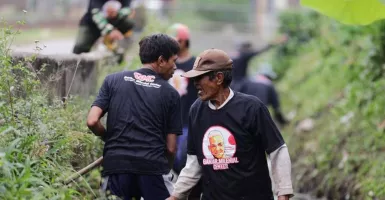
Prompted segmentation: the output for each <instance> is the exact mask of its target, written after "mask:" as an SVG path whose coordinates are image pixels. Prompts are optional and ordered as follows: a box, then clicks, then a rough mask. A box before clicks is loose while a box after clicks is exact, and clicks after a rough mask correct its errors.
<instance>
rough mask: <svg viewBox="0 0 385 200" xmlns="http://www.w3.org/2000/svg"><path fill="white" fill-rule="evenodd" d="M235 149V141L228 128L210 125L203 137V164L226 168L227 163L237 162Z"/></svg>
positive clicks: (215, 167) (216, 168) (221, 168)
mask: <svg viewBox="0 0 385 200" xmlns="http://www.w3.org/2000/svg"><path fill="white" fill-rule="evenodd" d="M236 149H237V144H236V141H235V139H234V136H233V134H232V133H231V132H230V131H229V130H227V129H226V128H224V127H222V126H212V127H210V128H209V129H207V131H206V133H205V135H204V137H203V144H202V150H203V154H204V156H205V158H204V159H203V164H204V165H213V169H214V170H224V169H228V165H229V164H233V163H238V158H236V157H234V154H235V152H236Z"/></svg>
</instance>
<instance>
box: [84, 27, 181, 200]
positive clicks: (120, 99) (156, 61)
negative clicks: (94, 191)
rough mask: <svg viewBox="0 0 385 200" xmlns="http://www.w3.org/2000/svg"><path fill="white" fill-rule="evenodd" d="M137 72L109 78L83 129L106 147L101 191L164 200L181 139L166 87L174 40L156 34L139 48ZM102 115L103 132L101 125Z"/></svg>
mask: <svg viewBox="0 0 385 200" xmlns="http://www.w3.org/2000/svg"><path fill="white" fill-rule="evenodd" d="M139 46H140V49H139V56H140V60H141V62H142V64H143V67H142V68H141V69H138V70H135V71H123V72H119V73H115V74H111V75H108V76H107V77H106V78H105V80H104V82H103V85H102V87H101V88H100V91H99V94H98V96H97V98H96V100H95V101H94V103H93V104H92V107H91V110H90V112H89V115H88V118H87V125H88V127H89V128H90V129H91V130H92V132H93V133H94V134H95V135H98V136H100V137H101V138H102V139H103V141H105V144H104V150H103V164H102V166H103V171H102V176H103V177H104V179H105V181H104V184H103V185H104V186H105V187H104V188H102V189H104V190H105V189H107V190H110V191H111V193H112V194H113V195H116V196H119V197H122V198H123V199H130V200H131V198H132V197H136V198H137V199H138V197H140V196H142V197H143V198H144V199H154V200H158V199H159V200H164V199H166V198H167V197H168V196H169V195H170V190H172V188H167V187H166V181H168V180H167V179H168V178H169V177H167V176H163V175H165V174H168V173H169V172H170V169H171V167H172V165H173V160H174V156H175V153H176V139H177V135H180V134H182V120H181V105H180V97H179V94H178V92H177V91H176V90H175V89H174V88H173V87H172V86H171V85H170V84H168V82H167V80H168V79H170V78H171V77H172V75H173V73H174V71H175V69H176V67H175V61H176V59H177V55H176V54H177V53H178V51H179V46H178V43H177V41H175V40H174V39H173V38H171V37H169V36H167V35H164V34H156V35H151V36H148V37H145V38H143V39H142V40H141V41H140V42H139ZM105 113H108V117H107V130H106V129H105V128H104V126H103V125H102V124H101V122H100V118H101V117H103V115H104V114H105Z"/></svg>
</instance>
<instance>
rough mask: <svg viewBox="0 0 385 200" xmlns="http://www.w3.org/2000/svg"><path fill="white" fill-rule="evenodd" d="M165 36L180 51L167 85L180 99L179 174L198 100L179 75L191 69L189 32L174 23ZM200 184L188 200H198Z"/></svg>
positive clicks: (176, 166)
mask: <svg viewBox="0 0 385 200" xmlns="http://www.w3.org/2000/svg"><path fill="white" fill-rule="evenodd" d="M167 34H168V35H170V36H172V37H174V38H175V40H176V41H178V43H179V48H180V51H179V53H178V60H177V61H176V63H175V64H176V70H175V72H174V76H173V77H172V78H171V79H170V80H169V83H170V84H171V85H172V86H173V87H174V88H175V89H176V90H177V91H178V92H179V95H180V97H181V107H182V121H183V134H182V135H180V136H178V140H177V146H178V151H177V153H176V156H175V161H174V167H173V170H174V171H175V172H176V173H177V174H179V173H180V171H181V170H182V169H183V167H184V166H185V165H186V159H187V137H188V113H189V110H190V107H191V105H192V104H193V103H194V102H195V100H196V99H197V98H198V94H197V90H196V88H195V86H194V83H193V81H192V79H189V78H186V77H182V76H181V75H182V74H184V73H185V72H187V71H189V70H191V69H192V67H193V65H194V61H195V57H194V56H193V55H192V54H191V53H190V30H189V28H188V27H187V26H186V25H184V24H181V23H175V24H173V25H171V26H170V27H169V28H168V29H167ZM201 193H202V190H201V183H199V184H197V185H196V186H195V187H194V188H193V190H192V191H191V192H190V195H189V199H190V200H193V199H199V198H200V194H201Z"/></svg>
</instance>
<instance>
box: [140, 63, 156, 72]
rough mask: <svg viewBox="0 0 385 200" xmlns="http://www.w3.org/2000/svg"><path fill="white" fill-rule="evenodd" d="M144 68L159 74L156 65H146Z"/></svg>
mask: <svg viewBox="0 0 385 200" xmlns="http://www.w3.org/2000/svg"><path fill="white" fill-rule="evenodd" d="M142 68H146V69H151V70H152V71H154V72H156V73H158V74H159V70H158V67H157V66H156V64H155V63H145V64H143V66H142Z"/></svg>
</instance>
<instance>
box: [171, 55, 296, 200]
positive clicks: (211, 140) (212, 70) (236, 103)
mask: <svg viewBox="0 0 385 200" xmlns="http://www.w3.org/2000/svg"><path fill="white" fill-rule="evenodd" d="M232 66H233V61H232V60H231V59H230V57H229V56H228V55H227V54H226V53H225V52H224V51H222V50H219V49H208V50H205V51H203V52H202V53H201V54H200V55H199V56H198V57H197V58H196V60H195V62H194V67H193V69H192V70H190V71H188V72H186V73H185V74H183V76H184V77H187V78H191V79H193V80H194V84H195V86H196V88H197V90H198V97H199V98H198V99H197V100H196V101H195V103H194V104H193V105H192V106H191V108H190V113H189V133H190V134H189V136H188V151H187V153H188V155H187V163H186V166H185V167H184V168H183V169H182V171H181V173H180V175H179V177H178V180H177V182H176V183H175V185H174V190H173V193H172V195H171V196H170V198H168V200H175V199H185V197H186V195H187V194H188V192H189V190H190V189H191V188H192V187H193V186H194V185H195V184H196V183H197V182H198V181H199V179H200V178H202V180H203V195H202V199H203V200H208V199H210V200H234V199H244V200H256V199H258V200H272V199H274V195H273V191H272V184H271V178H270V175H269V169H268V165H267V158H266V153H267V154H268V156H269V157H270V159H271V163H272V179H273V181H274V186H275V187H274V188H275V190H276V191H275V193H276V194H277V196H278V199H279V200H285V199H289V198H290V197H292V196H293V188H292V182H291V161H290V156H289V152H288V148H287V146H286V144H285V141H284V139H283V137H282V135H281V133H280V132H279V130H278V128H277V127H276V126H275V124H274V122H273V120H272V118H271V116H270V113H269V111H268V109H267V108H266V106H265V105H264V104H263V103H262V102H261V101H260V100H259V99H258V98H257V97H254V96H251V95H247V94H243V93H239V92H234V91H233V90H232V89H231V88H230V87H229V86H230V83H231V81H232V75H231V72H232Z"/></svg>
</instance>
